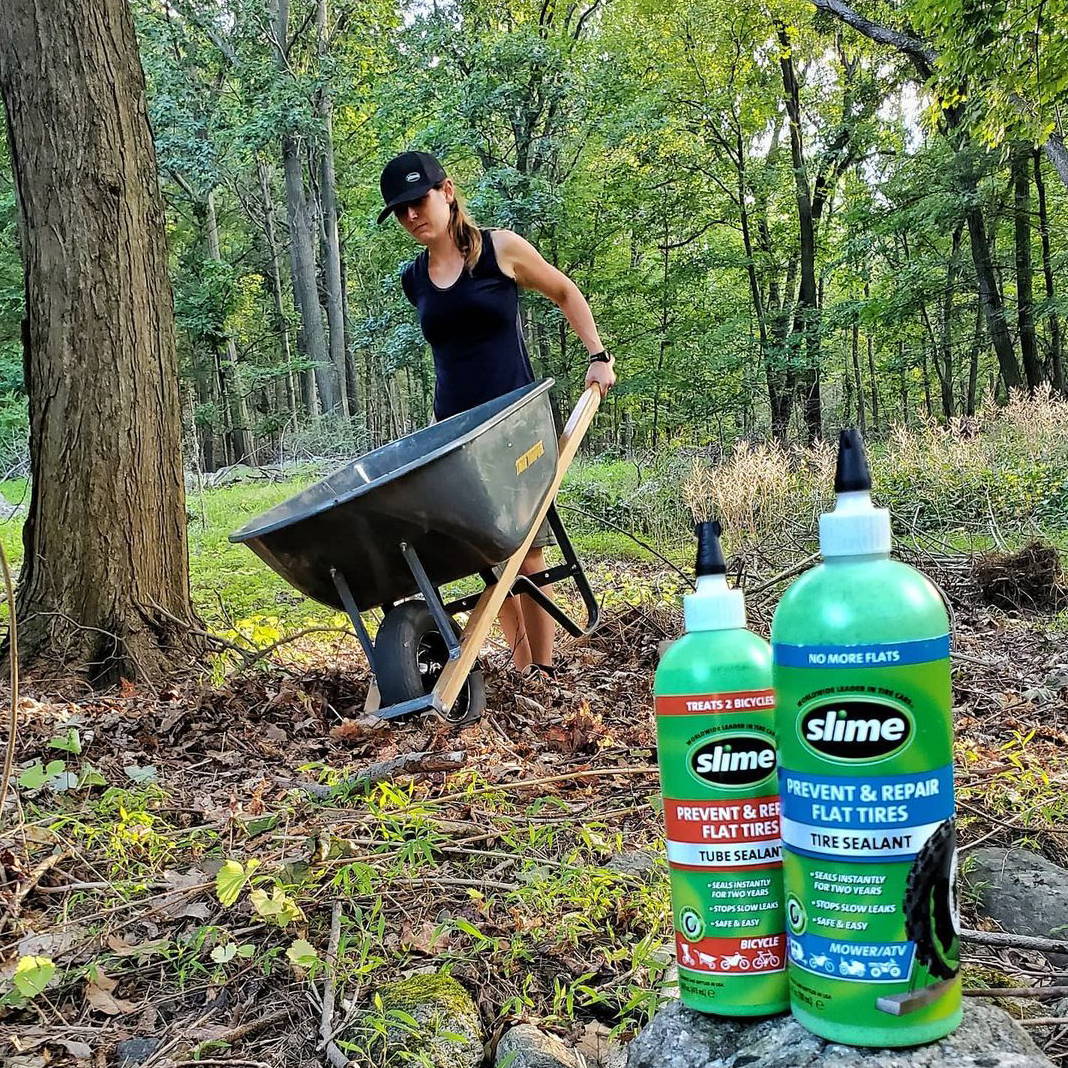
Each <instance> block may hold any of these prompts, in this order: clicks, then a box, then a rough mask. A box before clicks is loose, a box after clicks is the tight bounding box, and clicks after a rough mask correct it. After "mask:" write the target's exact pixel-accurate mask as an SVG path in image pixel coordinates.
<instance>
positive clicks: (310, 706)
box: [0, 557, 1068, 1068]
mask: <svg viewBox="0 0 1068 1068" xmlns="http://www.w3.org/2000/svg"><path fill="white" fill-rule="evenodd" d="M922 562H923V563H924V564H925V565H926V569H927V570H928V571H929V572H931V573H933V576H934V577H935V578H936V579H937V580H939V581H940V582H941V584H942V585H943V587H944V588H945V589H947V590H948V592H949V595H950V599H951V603H952V604H953V606H954V611H955V617H956V618H955V623H956V641H955V651H956V653H957V655H958V659H957V662H956V665H955V685H956V702H957V710H956V723H957V735H958V768H959V776H958V784H959V797H960V801H961V820H960V825H961V837H962V841H963V843H964V847H965V856H966V855H967V849H968V848H969V847H973V846H975V845H977V844H998V845H1007V844H1010V843H1017V844H1022V845H1024V846H1026V847H1028V848H1032V849H1035V850H1037V851H1040V852H1042V853H1044V854H1045V855H1046V856H1047V857H1048V858H1049V859H1051V860H1053V861H1055V862H1057V863H1062V864H1064V863H1068V835H1066V833H1065V828H1066V826H1068V822H1066V821H1065V819H1064V816H1065V812H1066V810H1068V773H1066V771H1065V762H1064V753H1065V746H1066V742H1068V704H1066V701H1065V698H1066V694H1068V655H1066V654H1065V653H1064V644H1063V633H1062V623H1063V620H1062V618H1061V617H1058V616H1051V615H1048V614H1047V615H1036V614H1026V613H1014V612H1012V611H1005V610H1003V609H1000V608H985V607H983V606H982V604H981V598H980V597H979V595H978V591H977V588H976V587H975V585H974V581H973V578H972V575H971V571H970V568H969V567H968V566H967V565H966V563H965V562H962V561H961V560H960V559H956V558H953V557H944V558H940V559H935V558H930V559H926V560H925V561H922ZM623 566H624V567H626V569H627V571H628V575H627V582H628V586H629V587H630V588H636V587H638V586H642V587H643V588H646V589H649V590H654V591H655V590H656V589H657V587H658V585H660V584H661V583H662V582H663V583H664V584H665V585H666V584H667V583H669V582H671V581H674V579H673V576H662V575H660V574H659V573H658V572H656V571H655V570H654V569H653V568H652V567H650V566H643V565H638V564H627V565H623ZM771 595H772V590H771V589H768V590H766V591H765V592H764V593H763V595H762V596H763V597H764V598H769V599H768V600H763V601H761V600H760V598H757V599H755V600H754V604H753V606H752V608H753V612H752V616H753V618H754V619H755V620H757V621H758V622H757V625H758V626H760V625H763V624H765V623H766V619H767V618H768V617H769V616H770V604H771V601H770V597H771ZM677 626H678V624H677V613H676V611H675V610H674V609H669V608H666V607H664V606H663V604H662V603H660V602H659V601H658V598H657V597H656V595H655V593H654V595H653V596H651V597H650V598H649V599H648V600H646V601H643V602H642V603H641V604H629V605H628V604H620V605H618V606H616V607H614V608H613V609H612V610H611V611H609V612H608V613H606V619H605V622H604V625H603V627H602V628H601V630H600V631H599V632H598V633H597V634H595V635H593V636H592V637H590V638H588V639H583V640H579V641H575V642H569V643H566V644H565V645H564V648H563V651H562V654H561V656H560V667H559V671H558V674H557V676H556V677H555V678H554V679H552V680H541V681H538V682H535V683H531V682H526V681H523V680H521V679H519V678H518V676H517V675H516V674H515V673H514V671H513V670H512V669H511V668H510V666H508V663H507V660H508V658H507V655H506V653H505V651H504V650H503V649H496V650H493V651H491V652H489V653H488V655H487V656H486V658H485V667H486V672H487V682H488V688H489V693H490V708H489V711H488V712H487V714H486V716H485V717H484V718H483V719H482V720H481V721H480V722H479V723H477V724H474V725H471V726H468V727H466V728H463V729H460V730H457V729H456V728H454V727H450V726H448V725H445V724H442V723H440V722H438V721H437V720H434V719H430V720H421V721H419V720H417V721H409V722H405V723H400V724H392V725H383V724H381V723H374V722H370V721H368V719H367V718H366V717H365V716H363V714H362V709H363V702H364V698H365V696H366V690H367V682H368V679H367V673H366V668H365V666H364V664H363V661H362V658H361V657H360V656H359V654H358V653H355V652H353V648H354V644H355V643H353V642H351V641H346V640H344V639H341V640H336V641H335V640H333V639H328V640H326V641H324V640H322V638H321V636H319V637H318V638H312V637H309V641H308V642H307V643H303V644H302V643H294V644H293V645H291V646H289V647H287V661H288V663H287V666H286V667H285V668H278V667H273V666H266V665H263V664H259V665H257V667H256V669H255V670H249V671H245V672H243V673H240V674H236V675H234V676H232V677H231V678H230V679H229V680H228V681H227V682H226V683H225V685H223V686H221V687H209V686H206V685H194V684H191V683H186V684H182V685H177V686H175V687H174V688H172V689H170V690H166V691H163V692H160V693H148V692H146V691H143V690H141V689H138V688H135V687H132V686H127V687H124V689H123V691H122V692H121V693H117V694H110V695H108V696H106V697H88V698H86V697H76V698H72V699H70V700H63V699H59V698H57V697H56V696H55V692H54V688H53V690H52V693H51V694H50V695H49V696H45V695H44V694H42V693H38V694H36V695H35V698H30V699H26V700H25V701H24V702H23V704H22V707H21V709H20V728H19V739H18V743H19V753H18V757H19V764H20V768H21V769H22V774H23V779H24V781H28V782H29V783H30V785H29V786H27V785H23V786H20V788H19V790H18V804H19V807H20V813H19V814H20V816H21V826H20V830H19V831H18V833H16V834H14V835H11V836H10V837H9V838H8V839H7V840H3V841H0V866H2V878H3V880H4V881H3V882H2V883H0V893H2V894H3V901H4V906H5V916H4V921H3V922H4V926H3V932H2V942H0V945H2V949H0V969H3V972H2V975H3V987H2V988H0V989H3V990H7V989H9V987H10V986H11V982H12V977H13V975H14V972H15V968H16V967H17V966H18V963H19V961H20V960H22V961H23V962H25V960H26V959H27V958H33V959H35V960H46V961H49V962H51V964H52V966H53V971H52V972H51V973H49V972H48V971H47V970H42V971H40V972H33V971H27V970H26V966H25V964H23V969H24V979H26V981H30V980H35V979H40V980H41V981H42V985H43V990H42V991H41V992H40V993H39V994H36V996H33V997H31V998H28V999H20V998H18V997H15V996H9V997H8V998H7V1002H6V1005H5V1006H4V1007H3V1008H0V1013H2V1015H0V1043H3V1044H0V1049H3V1051H4V1055H5V1057H7V1058H8V1060H7V1061H6V1062H5V1063H10V1064H11V1065H13V1066H18V1068H37V1066H39V1065H44V1064H61V1063H77V1062H81V1063H91V1064H94V1065H103V1064H108V1063H114V1058H115V1050H116V1046H117V1044H118V1043H119V1042H126V1043H127V1045H126V1046H124V1047H122V1048H123V1049H124V1050H125V1051H126V1052H128V1053H130V1052H136V1053H137V1054H138V1056H141V1059H142V1061H143V1063H146V1064H150V1065H159V1066H166V1065H175V1064H182V1063H183V1062H190V1061H193V1060H198V1061H200V1062H204V1061H205V1060H207V1061H208V1062H209V1063H210V1062H211V1061H212V1060H214V1061H216V1062H218V1061H222V1060H228V1061H232V1062H233V1063H245V1064H252V1063H259V1064H270V1065H283V1064H284V1065H289V1064H293V1065H301V1064H312V1063H319V1062H321V1059H322V1057H323V1055H324V1050H325V1047H326V1042H325V1041H324V1038H325V1039H327V1040H329V1043H330V1044H331V1048H332V1051H334V1052H336V1051H337V1050H339V1049H340V1051H341V1052H342V1053H343V1055H344V1056H345V1057H348V1058H351V1059H352V1060H353V1061H354V1062H355V1063H366V1064H376V1063H381V1062H382V1058H383V1051H384V1049H385V1044H384V1041H383V1036H384V1035H385V1034H386V1033H387V1032H389V1033H390V1034H391V1035H395V1034H396V1030H397V1028H398V1027H401V1028H404V1027H409V1026H410V1024H409V1022H408V1021H407V1020H404V1019H401V1018H400V1017H398V1016H396V1014H393V1015H392V1016H391V1014H390V1012H389V1010H388V1009H386V1008H384V1007H383V1005H382V1003H380V1002H379V1003H376V999H375V996H376V994H377V993H379V992H380V991H382V990H384V989H386V988H387V985H388V984H389V983H390V982H391V981H393V980H397V979H400V978H405V977H410V976H413V975H416V976H417V975H422V974H430V973H437V972H440V971H446V972H448V973H449V974H451V975H452V976H453V977H455V978H456V979H457V980H459V981H460V983H462V984H463V986H464V987H465V988H466V989H467V990H468V991H469V992H470V993H471V994H472V996H473V997H474V999H475V1002H476V1004H477V1006H478V1010H479V1013H480V1015H481V1018H482V1023H483V1029H484V1032H485V1034H486V1035H487V1036H488V1038H489V1040H490V1042H491V1043H492V1041H493V1040H494V1039H495V1038H497V1037H499V1035H500V1034H501V1033H502V1032H503V1030H504V1029H505V1028H506V1027H507V1026H509V1025H510V1024H511V1023H513V1022H515V1021H518V1020H529V1021H533V1022H535V1023H537V1024H538V1025H539V1026H541V1027H543V1028H545V1029H548V1030H552V1031H555V1032H557V1033H558V1034H560V1035H562V1036H564V1037H565V1038H566V1039H568V1040H569V1041H572V1042H577V1043H580V1044H584V1045H583V1048H585V1049H587V1050H592V1049H593V1048H594V1047H596V1046H597V1045H598V1044H599V1043H603V1042H604V1041H605V1040H607V1038H608V1036H609V1035H610V1034H612V1035H614V1036H615V1037H617V1038H619V1039H621V1040H625V1039H626V1038H627V1037H629V1036H630V1035H631V1034H632V1033H633V1032H634V1030H635V1029H636V1028H638V1027H640V1026H641V1024H642V1022H643V1021H644V1020H645V1018H646V1017H647V1015H648V1013H649V1012H650V1011H651V1010H652V1009H653V1008H654V1007H655V1005H656V1003H657V1001H658V999H660V998H662V997H663V996H665V994H664V991H663V986H664V981H665V972H666V970H667V968H668V965H669V964H670V953H669V951H668V950H667V949H666V948H665V946H666V945H667V944H668V942H669V938H670V930H669V918H668V916H667V909H666V902H667V873H666V869H665V866H664V863H663V858H662V851H661V845H660V813H659V809H658V807H657V804H656V800H657V778H656V775H655V770H654V767H655V750H654V734H653V730H652V723H651V696H650V692H651V682H652V675H653V671H654V670H655V664H656V659H657V650H658V647H659V645H660V643H661V642H662V641H664V640H665V639H668V638H671V637H673V636H674V635H675V633H676V632H677ZM420 754H431V756H429V757H428V756H424V755H420ZM435 757H436V758H438V760H439V761H442V760H443V761H444V762H445V764H446V765H447V766H448V765H450V763H451V765H456V764H459V765H460V766H459V767H458V768H457V769H456V770H451V771H450V770H445V771H433V770H430V771H421V772H417V773H416V774H414V775H412V774H399V775H393V776H392V777H387V778H385V779H384V780H383V781H379V782H373V781H370V778H369V777H368V775H366V774H364V775H362V776H361V774H360V773H361V772H368V770H370V773H371V778H373V777H374V775H377V774H380V773H382V772H383V771H385V772H389V771H390V769H396V768H398V767H404V766H405V763H404V759H402V758H406V759H407V761H408V764H407V769H408V770H410V769H411V767H412V766H413V765H414V766H417V767H423V766H435V762H434V758H435ZM390 761H392V762H393V763H392V764H390V763H387V762H390ZM57 762H58V763H60V764H61V767H57ZM27 769H28V770H29V772H31V773H30V774H27ZM49 773H51V774H49ZM42 776H43V777H44V778H43V779H42ZM8 823H9V825H10V823H11V819H10V817H9V820H8ZM963 904H964V908H965V913H966V915H965V920H966V922H967V923H968V924H969V925H970V926H975V925H977V924H979V923H980V922H981V921H980V920H979V919H978V917H976V916H975V915H968V913H969V911H970V910H971V908H972V906H971V903H970V902H969V901H967V900H965V901H964V902H963ZM968 958H969V963H968V966H967V970H966V982H967V983H970V984H971V985H973V986H992V985H1005V984H1009V985H1014V986H1015V985H1034V984H1056V983H1057V982H1058V978H1057V975H1056V973H1055V972H1054V971H1053V969H1052V968H1051V966H1050V965H1049V964H1048V963H1046V961H1045V959H1044V958H1043V957H1041V956H1040V955H1038V954H1036V953H1033V952H1024V951H1017V950H1012V949H1009V950H993V949H989V948H986V947H983V948H979V947H973V948H972V949H971V951H970V952H969V955H968ZM1060 982H1061V983H1063V982H1064V977H1061V979H1060ZM324 994H325V995H326V996H327V997H328V999H330V998H335V995H336V998H335V1000H334V1004H333V1006H332V1007H331V1006H330V1004H329V1000H328V1006H327V1008H328V1012H327V1013H326V1014H324V1012H323V997H324ZM20 1002H21V1004H20ZM1008 1004H1009V1007H1010V1010H1011V1011H1013V1012H1014V1014H1016V1015H1026V1014H1031V1015H1035V1014H1036V1013H1038V1014H1042V1013H1043V1012H1048V1011H1049V1010H1048V1006H1047V1005H1046V1003H1044V1002H1041V1001H1039V1000H1035V999H1032V1000H1030V1001H1028V1002H1022V1001H1021V999H1016V1000H1013V1001H1012V1002H1010V1003H1008ZM327 1017H329V1022H327V1023H325V1024H324V1021H325V1020H326V1019H327ZM411 1023H413V1024H414V1021H411ZM1032 1033H1033V1034H1034V1036H1035V1038H1036V1040H1038V1041H1039V1042H1040V1043H1041V1044H1045V1045H1046V1046H1047V1048H1048V1049H1049V1051H1050V1052H1051V1054H1053V1055H1058V1056H1060V1055H1063V1053H1064V1049H1065V1034H1066V1033H1068V1032H1066V1030H1065V1029H1063V1028H1056V1027H1050V1028H1038V1027H1036V1028H1034V1029H1033V1030H1032ZM138 1039H141V1040H142V1044H141V1046H140V1047H136V1048H135V1047H132V1046H130V1045H129V1043H130V1041H131V1040H134V1042H135V1044H136V1040H138ZM13 1058H17V1059H13ZM414 1063H417V1062H414Z"/></svg>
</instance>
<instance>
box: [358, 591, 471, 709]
mask: <svg viewBox="0 0 1068 1068" xmlns="http://www.w3.org/2000/svg"><path fill="white" fill-rule="evenodd" d="M451 622H452V629H453V631H454V632H455V634H456V635H457V636H459V634H460V627H459V625H458V624H457V623H456V621H455V620H451ZM448 662H449V649H448V646H447V645H446V644H445V639H444V638H443V637H442V636H441V632H440V631H439V630H438V625H437V623H436V622H435V620H434V617H433V616H432V615H431V614H430V609H429V608H427V606H426V602H425V601H420V600H412V601H403V602H402V603H401V604H399V605H397V606H396V607H395V608H392V609H390V611H389V612H387V613H386V618H385V619H384V620H383V621H382V626H381V627H379V628H378V636H377V637H376V639H375V666H376V668H377V679H378V690H379V693H380V694H381V695H382V705H383V706H386V705H395V704H399V703H400V702H401V701H410V700H412V699H413V698H416V697H422V696H423V694H426V693H430V691H431V690H432V689H433V688H434V683H435V682H437V680H438V676H439V675H440V674H441V672H442V670H443V669H444V667H445V665H446V664H447V663H448ZM485 710H486V680H485V677H484V676H483V674H482V671H481V669H480V668H479V667H478V666H477V664H476V666H475V667H474V668H472V669H471V673H470V674H469V675H468V676H467V680H466V682H464V687H463V689H462V690H461V691H460V695H459V697H457V698H456V701H455V702H454V703H453V706H452V708H451V709H450V710H449V712H448V713H447V714H446V719H448V720H449V722H450V723H473V722H474V721H475V720H477V719H478V718H479V717H481V715H482V713H483V712H485Z"/></svg>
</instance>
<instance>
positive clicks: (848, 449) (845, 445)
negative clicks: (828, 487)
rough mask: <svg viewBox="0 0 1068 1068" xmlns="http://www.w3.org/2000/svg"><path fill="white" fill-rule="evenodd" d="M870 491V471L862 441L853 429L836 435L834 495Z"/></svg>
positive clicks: (857, 431)
mask: <svg viewBox="0 0 1068 1068" xmlns="http://www.w3.org/2000/svg"><path fill="white" fill-rule="evenodd" d="M870 489H871V471H870V470H869V469H868V457H867V454H866V453H865V451H864V439H863V438H862V437H861V436H860V431H859V430H857V429H856V428H855V427H849V428H847V429H846V430H843V431H842V432H841V433H840V434H839V435H838V466H837V467H836V468H835V472H834V492H835V493H856V492H858V491H868V490H870Z"/></svg>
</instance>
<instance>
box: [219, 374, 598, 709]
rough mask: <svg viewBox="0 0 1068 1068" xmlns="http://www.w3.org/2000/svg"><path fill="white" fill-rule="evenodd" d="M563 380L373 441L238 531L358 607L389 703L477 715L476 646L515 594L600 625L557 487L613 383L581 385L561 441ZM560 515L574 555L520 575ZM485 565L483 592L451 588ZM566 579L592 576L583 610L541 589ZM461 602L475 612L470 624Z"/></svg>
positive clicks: (320, 594)
mask: <svg viewBox="0 0 1068 1068" xmlns="http://www.w3.org/2000/svg"><path fill="white" fill-rule="evenodd" d="M552 385H553V380H552V379H545V380H543V381H541V382H537V383H534V384H533V385H530V386H524V387H523V388H522V389H518V390H515V391H514V392H512V393H508V394H505V395H504V396H503V397H499V398H497V399H496V400H492V401H489V402H488V403H486V404H481V405H479V406H478V407H477V408H472V409H471V410H470V411H466V412H461V413H460V414H459V415H454V416H452V417H451V418H449V419H444V420H442V421H441V422H440V423H434V424H433V425H431V426H428V427H426V428H425V429H424V430H419V431H417V432H416V433H414V434H410V435H408V436H407V437H404V438H401V439H400V440H398V441H394V442H392V443H391V444H389V445H385V446H383V447H382V448H380V449H375V450H374V451H373V452H369V453H367V455H365V456H362V457H360V458H359V459H357V460H353V461H352V462H351V463H348V464H346V465H345V466H344V467H342V468H340V469H339V470H337V471H335V472H334V473H333V474H331V475H330V476H329V477H328V478H324V479H323V480H322V481H321V482H317V483H316V484H315V485H313V486H310V487H308V489H306V490H303V491H302V492H301V493H298V494H296V495H295V496H293V497H290V498H289V500H287V501H284V502H283V503H282V504H279V505H278V506H276V507H275V508H272V509H271V510H270V511H267V512H264V513H263V514H262V515H260V516H257V517H256V518H255V519H253V520H252V521H251V522H249V523H247V524H246V525H245V526H244V527H242V528H241V529H240V530H238V531H236V532H235V533H233V534H231V535H230V540H231V541H232V542H241V543H243V544H245V545H247V546H248V547H249V548H250V549H251V550H252V551H253V552H254V553H256V555H257V556H259V557H260V558H261V559H262V560H263V561H264V562H265V563H266V564H268V565H269V566H270V567H272V568H273V569H274V570H275V571H277V572H278V574H280V575H281V576H282V577H283V578H284V579H285V580H286V581H287V582H289V583H290V584H291V585H292V586H295V587H296V588H297V589H298V590H300V591H301V592H302V593H305V594H307V596H309V597H311V598H313V599H314V600H316V601H319V602H321V603H322V604H325V605H329V606H330V607H332V608H336V609H338V610H341V611H344V612H345V613H346V614H347V615H348V617H349V619H350V620H351V621H352V625H353V627H354V629H355V631H356V636H357V638H358V639H359V641H360V644H361V645H362V647H363V651H364V653H365V654H366V656H367V660H368V663H369V664H370V666H371V671H372V672H373V673H374V676H375V680H376V682H377V684H378V689H379V694H380V697H381V705H380V707H379V708H378V709H377V715H378V716H380V717H382V718H384V719H392V718H394V717H397V716H404V715H408V714H411V713H416V712H422V711H427V710H433V711H435V712H437V713H438V714H439V715H441V716H443V717H444V718H446V719H448V720H451V721H453V722H470V721H472V720H474V719H477V718H478V717H479V716H480V715H481V713H482V711H483V710H484V708H485V702H486V696H485V680H484V678H483V675H482V672H481V670H480V669H479V668H478V666H477V658H478V654H479V651H480V649H481V648H482V645H483V642H484V641H485V639H486V636H487V635H488V633H489V629H490V627H491V626H492V624H493V621H494V619H495V618H496V617H497V614H498V613H499V612H500V609H501V606H502V605H503V604H504V601H505V600H506V599H507V598H508V597H514V596H516V595H517V594H524V595H526V596H528V597H530V598H532V599H533V600H534V601H535V602H536V603H537V604H539V605H540V606H541V607H542V608H543V609H544V610H545V611H546V612H548V613H549V615H550V616H551V617H552V618H553V619H554V620H555V621H556V622H557V623H558V624H559V625H560V626H561V627H563V629H564V630H565V631H567V632H568V633H569V634H572V635H574V636H576V637H577V636H580V635H582V634H588V633H589V632H590V631H591V630H593V628H594V627H595V626H596V625H597V620H598V605H597V600H596V598H595V597H594V594H593V591H592V589H591V588H590V584H589V582H588V581H587V579H586V574H585V572H584V571H583V569H582V564H581V563H580V561H579V559H578V556H577V555H576V553H575V550H574V547H573V546H572V544H571V541H570V539H569V538H568V536H567V532H566V531H565V529H564V525H563V523H562V522H561V520H560V516H559V515H558V514H557V511H556V508H555V506H554V501H555V498H556V493H557V490H558V489H559V488H560V483H561V482H562V481H563V477H564V474H565V473H566V471H567V469H568V467H569V466H570V465H571V462H572V460H573V459H574V458H575V453H576V452H577V451H578V447H579V444H580V442H581V441H582V438H583V436H584V435H585V433H586V430H587V429H588V428H589V425H590V423H591V422H592V420H593V417H594V415H595V414H596V412H597V408H598V405H599V404H600V393H599V392H598V390H597V389H596V388H590V389H587V390H586V392H585V393H583V395H582V397H581V398H580V399H579V402H578V404H577V405H576V406H575V409H574V411H573V412H572V413H571V416H570V418H569V419H568V421H567V425H566V426H565V427H564V431H563V433H562V434H561V436H560V438H559V440H557V437H556V429H555V425H554V423H553V417H552V410H551V407H550V404H549V390H550V388H551V387H552ZM546 519H548V522H549V526H550V528H551V530H552V531H553V534H554V535H555V536H556V540H557V544H558V545H559V547H560V551H561V554H562V555H563V560H564V562H563V563H562V564H559V565H557V566H555V567H550V568H547V569H546V570H544V571H541V572H539V573H537V574H534V575H520V574H519V568H520V565H521V564H522V562H523V559H524V557H525V556H526V554H527V552H528V550H529V549H530V545H531V543H532V542H533V541H534V539H535V537H536V535H537V533H538V530H539V528H540V527H541V525H542V523H543V522H544V521H545V520H546ZM473 575H477V576H478V577H479V578H480V579H481V580H482V583H483V589H482V590H481V592H479V593H474V594H471V595H469V596H466V597H460V598H458V599H456V600H451V601H448V602H445V601H443V600H442V594H441V589H442V587H443V586H445V585H446V584H448V583H451V582H455V581H457V580H459V579H464V578H468V577H470V576H473ZM564 580H571V581H574V583H575V585H576V586H577V588H578V592H579V594H580V597H581V600H582V604H583V608H584V611H585V616H586V618H585V621H584V622H583V623H578V622H576V621H575V620H574V619H572V618H571V617H570V616H569V615H568V614H567V613H566V612H565V611H564V610H563V609H561V608H560V606H559V605H557V604H555V603H554V602H553V601H552V600H550V599H549V598H548V597H547V596H546V595H545V594H544V593H543V592H542V587H543V586H546V585H549V584H550V583H555V582H561V581H564ZM375 610H381V611H382V612H383V613H384V616H383V618H382V620H381V623H380V625H379V626H378V630H377V634H376V636H375V638H374V640H373V641H372V639H371V634H370V631H369V630H368V626H367V623H366V622H365V619H364V616H365V615H366V614H368V613H371V612H373V611H375ZM461 613H470V614H469V615H468V619H467V623H466V625H465V626H463V627H461V626H460V624H459V623H458V622H457V620H456V619H455V618H454V617H455V616H456V615H457V614H461Z"/></svg>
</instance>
